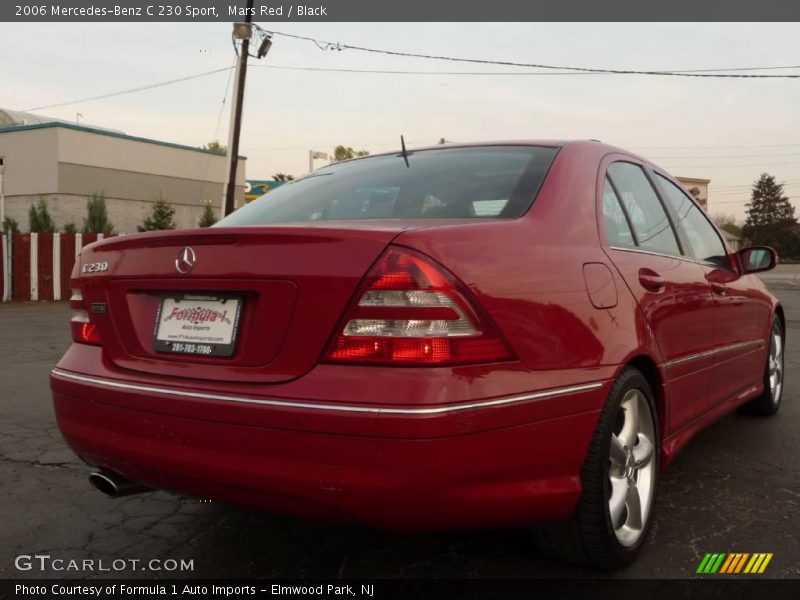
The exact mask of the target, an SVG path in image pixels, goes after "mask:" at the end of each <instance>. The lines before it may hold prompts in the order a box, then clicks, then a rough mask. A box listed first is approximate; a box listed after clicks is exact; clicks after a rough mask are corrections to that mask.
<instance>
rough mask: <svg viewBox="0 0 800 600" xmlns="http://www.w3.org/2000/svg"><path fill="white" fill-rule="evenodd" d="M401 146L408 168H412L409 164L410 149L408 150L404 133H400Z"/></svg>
mask: <svg viewBox="0 0 800 600" xmlns="http://www.w3.org/2000/svg"><path fill="white" fill-rule="evenodd" d="M400 146H401V147H402V148H403V160H404V161H406V168H410V167H411V165H409V164H408V151H407V150H406V141H405V139H403V134H402V133H401V134H400Z"/></svg>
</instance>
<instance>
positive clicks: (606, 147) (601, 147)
mask: <svg viewBox="0 0 800 600" xmlns="http://www.w3.org/2000/svg"><path fill="white" fill-rule="evenodd" d="M489 146H543V147H547V148H567V147H569V148H574V149H585V150H590V151H593V152H596V153H597V154H598V156H604V155H606V154H624V155H627V156H631V157H635V158H637V159H639V160H641V161H642V162H645V163H648V164H652V163H651V162H650V161H649V160H647V159H646V158H644V157H642V156H639V155H637V154H635V153H633V152H630V151H629V150H625V149H624V148H620V147H617V146H613V145H611V144H605V143H603V142H601V141H599V140H553V139H543V140H534V139H524V140H492V141H481V142H463V143H461V142H458V143H450V142H448V143H445V144H435V145H428V146H414V147H407V150H408V152H409V153H411V152H421V151H423V150H446V149H453V148H480V147H489ZM401 152H402V150H401V149H400V148H397V149H396V150H392V151H388V152H380V153H378V154H370V155H367V156H358V157H355V158H351V159H348V160H345V161H340V162H350V161H356V160H364V159H366V158H371V157H376V156H390V155H397V154H400V153H401ZM322 168H324V167H322Z"/></svg>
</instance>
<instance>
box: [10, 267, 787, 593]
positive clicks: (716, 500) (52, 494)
mask: <svg viewBox="0 0 800 600" xmlns="http://www.w3.org/2000/svg"><path fill="white" fill-rule="evenodd" d="M772 275H773V277H772V278H771V279H770V285H771V287H772V288H773V291H774V292H775V293H776V294H777V295H778V296H779V297H780V298H781V300H782V301H783V303H784V307H785V310H786V315H787V320H788V348H787V350H788V352H787V357H786V361H787V364H786V371H787V380H786V385H785V396H784V406H783V408H782V410H781V413H780V414H779V415H778V416H776V417H774V418H768V419H764V418H753V417H743V416H739V415H736V414H734V415H730V416H728V417H726V418H724V419H723V420H721V421H720V422H718V423H717V424H716V425H714V426H713V427H711V428H709V429H707V430H706V431H704V432H702V433H701V434H700V435H698V436H697V437H696V438H695V439H694V440H693V441H692V442H691V443H690V445H689V446H688V447H687V448H686V450H685V451H684V452H683V453H682V454H681V455H680V456H679V458H678V459H677V460H676V462H675V463H674V464H673V465H672V466H671V467H670V469H669V470H668V471H667V472H666V473H664V474H663V476H662V479H661V490H660V494H659V497H658V500H657V504H656V512H655V523H654V527H653V531H652V533H651V536H650V539H649V543H648V544H647V546H646V548H645V549H644V552H643V554H642V556H641V559H640V560H639V561H638V562H637V563H636V564H635V565H634V566H632V567H631V568H629V569H627V570H625V571H623V572H620V573H616V574H611V575H608V574H600V575H601V576H604V577H621V578H679V577H688V576H692V575H693V574H694V571H695V569H696V567H697V565H698V563H699V561H700V560H701V559H702V557H703V555H704V554H705V553H706V552H751V553H752V552H773V553H774V558H773V559H772V562H771V563H770V565H769V567H768V569H767V571H766V573H765V574H764V575H762V576H761V577H773V578H798V577H800V452H799V451H798V447H800V378H798V377H797V376H796V369H797V366H798V363H800V286H798V285H796V282H797V281H799V280H800V269H796V270H793V269H786V268H784V269H782V270H780V271H777V272H775V273H774V274H772ZM68 315H69V309H68V307H67V305H66V303H56V304H11V305H8V304H7V305H0V578H28V577H30V578H33V577H37V578H39V577H94V576H101V577H102V576H106V577H107V576H116V577H154V576H155V577H168V576H176V575H179V576H182V577H185V576H189V577H203V578H221V577H247V578H400V577H402V578H462V577H468V578H473V577H475V578H528V577H578V576H584V577H585V576H597V575H598V574H597V573H596V572H593V571H588V570H585V569H580V568H577V567H574V566H571V565H565V564H560V563H555V562H553V561H550V560H547V559H545V558H543V557H542V556H540V555H539V554H538V553H537V552H536V550H535V549H534V547H533V545H532V544H531V540H530V537H529V536H528V534H527V533H526V532H524V531H487V532H477V533H475V532H468V533H447V534H425V535H396V534H387V533H382V532H378V531H373V530H370V529H365V528H361V527H356V526H345V525H330V524H324V523H316V522H308V521H301V520H295V519H288V518H282V517H275V516H271V515H266V514H260V513H257V512H252V511H248V510H244V509H240V508H236V507H230V506H224V505H219V504H214V503H203V502H201V501H199V500H198V499H193V498H181V497H177V496H173V495H170V494H167V493H163V492H154V493H150V494H144V495H138V496H132V497H128V498H123V499H119V500H111V499H108V498H105V497H104V496H102V495H100V494H99V493H97V492H95V491H94V490H93V489H92V488H90V486H89V484H88V482H87V480H86V476H87V474H88V473H89V470H88V467H86V466H85V465H84V464H83V463H81V462H80V461H79V460H78V459H77V458H76V457H75V456H74V455H73V454H72V453H71V452H70V451H69V450H68V449H67V447H66V445H65V444H64V442H63V441H62V439H61V437H60V435H59V433H58V430H57V428H56V426H55V421H54V415H53V410H52V406H51V400H50V394H49V387H48V373H49V371H50V369H51V367H52V366H53V365H54V364H55V362H56V361H57V360H58V358H59V357H60V355H61V354H62V353H63V351H64V350H65V348H66V347H67V345H68V343H69V331H68V326H67V320H68ZM33 554H49V555H51V556H52V557H53V558H57V557H58V558H63V559H67V560H69V559H78V560H80V559H85V558H90V559H95V560H98V559H102V560H103V561H106V562H107V563H110V562H111V561H112V560H114V559H119V558H128V559H142V560H149V559H154V558H155V559H162V560H164V559H176V560H178V561H179V560H180V559H187V560H188V559H191V560H193V565H194V570H193V571H192V572H182V573H167V572H152V571H139V570H126V571H122V572H116V573H109V572H106V573H92V572H74V571H54V570H47V571H45V572H40V571H38V570H30V571H20V570H18V569H16V568H15V564H14V563H15V557H16V556H18V555H33Z"/></svg>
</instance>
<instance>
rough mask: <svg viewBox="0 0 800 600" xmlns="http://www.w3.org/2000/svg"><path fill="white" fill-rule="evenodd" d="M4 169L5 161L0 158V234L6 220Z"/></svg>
mask: <svg viewBox="0 0 800 600" xmlns="http://www.w3.org/2000/svg"><path fill="white" fill-rule="evenodd" d="M5 169H6V159H5V158H4V157H2V156H0V233H3V225H4V223H3V221H5V220H6V194H5V181H3V175H4V174H5Z"/></svg>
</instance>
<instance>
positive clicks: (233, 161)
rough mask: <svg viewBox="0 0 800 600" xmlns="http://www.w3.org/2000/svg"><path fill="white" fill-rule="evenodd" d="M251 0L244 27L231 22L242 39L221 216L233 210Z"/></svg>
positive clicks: (237, 65) (248, 42) (248, 46)
mask: <svg viewBox="0 0 800 600" xmlns="http://www.w3.org/2000/svg"><path fill="white" fill-rule="evenodd" d="M253 1H254V0H247V10H246V11H245V12H246V13H247V14H246V15H245V18H244V23H246V27H243V26H241V25H240V24H239V23H234V24H233V29H234V37H237V38H239V39H241V40H242V45H241V46H240V47H239V61H238V63H237V64H236V77H235V80H234V92H233V95H234V98H235V103H234V105H233V107H232V109H231V124H230V128H229V131H228V172H227V178H226V180H225V183H226V185H225V195H224V197H223V202H222V216H226V215H229V214H231V213H232V212H233V209H234V201H235V198H234V196H235V193H236V165H237V162H238V158H239V134H240V130H241V127H242V105H243V104H244V80H245V77H246V76H247V56H248V54H249V52H250V38H251V37H252V35H253V27H252V22H253Z"/></svg>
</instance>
